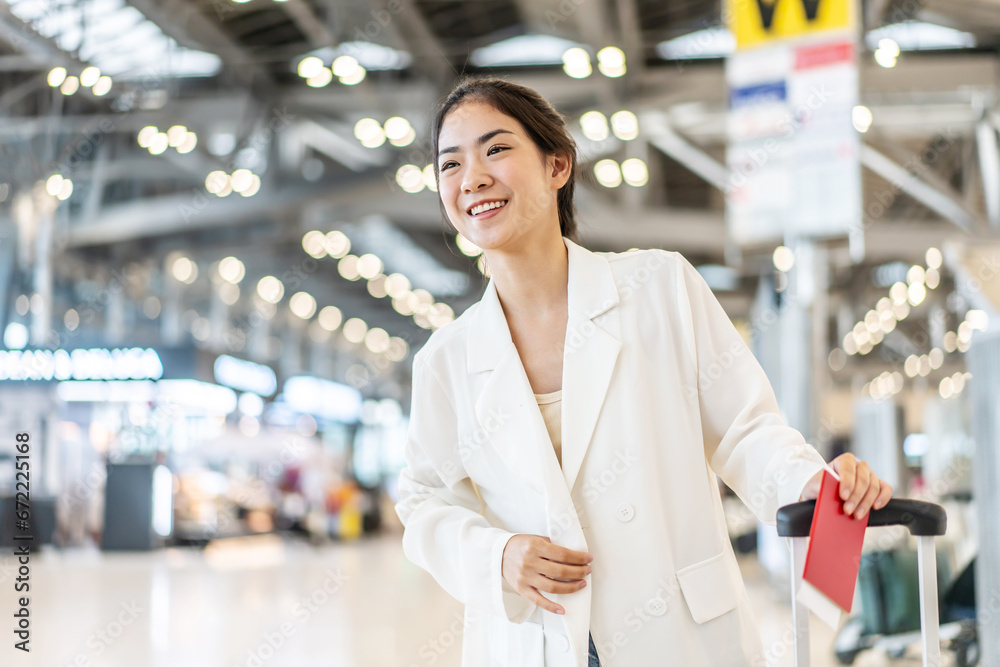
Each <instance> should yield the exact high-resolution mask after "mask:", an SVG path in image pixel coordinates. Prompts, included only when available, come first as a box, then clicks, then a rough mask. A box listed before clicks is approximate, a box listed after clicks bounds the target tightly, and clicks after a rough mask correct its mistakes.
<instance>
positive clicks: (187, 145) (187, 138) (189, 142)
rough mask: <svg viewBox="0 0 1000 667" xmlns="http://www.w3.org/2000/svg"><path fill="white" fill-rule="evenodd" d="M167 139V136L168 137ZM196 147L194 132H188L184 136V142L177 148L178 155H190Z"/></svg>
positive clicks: (196, 138)
mask: <svg viewBox="0 0 1000 667" xmlns="http://www.w3.org/2000/svg"><path fill="white" fill-rule="evenodd" d="M168 138H169V135H168ZM197 145H198V135H197V134H195V133H194V132H188V133H187V134H185V135H184V141H182V142H181V143H180V145H179V146H177V152H178V153H190V152H191V151H193V150H194V147H195V146H197Z"/></svg>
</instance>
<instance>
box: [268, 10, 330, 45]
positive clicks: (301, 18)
mask: <svg viewBox="0 0 1000 667" xmlns="http://www.w3.org/2000/svg"><path fill="white" fill-rule="evenodd" d="M281 4H282V6H283V7H284V9H285V13H286V14H288V16H290V17H291V19H292V22H293V23H295V25H296V26H297V27H298V29H299V30H300V31H302V34H303V35H305V36H306V37H307V38H308V39H309V43H310V44H312V46H313V48H315V49H319V48H323V47H325V46H336V45H337V39H336V37H334V36H333V33H332V32H330V30H329V29H328V28H327V27H326V24H325V23H324V22H323V21H321V20H320V18H319V17H318V16H316V14H315V13H314V12H313V10H312V7H310V6H309V4H308V2H307V0H284V2H282V3H281Z"/></svg>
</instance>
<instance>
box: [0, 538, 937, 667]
mask: <svg viewBox="0 0 1000 667" xmlns="http://www.w3.org/2000/svg"><path fill="white" fill-rule="evenodd" d="M7 553H9V551H8V552H7ZM743 565H744V576H745V579H746V581H747V585H748V589H749V591H750V596H751V599H752V601H753V603H754V606H755V607H756V608H757V611H758V615H759V618H760V622H761V626H762V632H763V635H764V641H765V646H771V645H778V644H781V635H782V634H783V633H784V632H785V630H786V629H787V627H789V625H788V624H789V623H790V618H791V615H790V612H789V610H788V606H787V604H786V603H785V602H783V601H782V600H780V599H778V596H777V595H776V594H775V593H774V592H773V591H772V589H771V588H770V587H769V586H768V585H767V584H766V583H765V582H764V579H763V576H762V573H761V568H760V566H759V564H758V563H757V561H756V560H755V559H747V560H746V562H745V563H744V564H743ZM15 577H17V573H16V570H15V568H14V563H13V559H12V558H11V557H10V556H9V555H4V556H3V557H0V591H2V594H0V617H2V618H4V619H8V620H7V621H5V622H4V623H3V627H4V628H9V627H10V625H11V623H10V620H9V619H11V617H12V616H11V615H12V614H13V611H14V601H13V585H14V579H15ZM31 587H32V588H31V607H30V612H31V624H32V625H31V628H32V644H31V648H32V652H31V654H30V656H26V655H24V654H22V653H20V652H18V651H14V650H13V648H12V644H13V641H12V638H11V634H10V630H9V629H5V630H4V631H3V634H2V636H3V644H2V646H0V665H4V666H8V665H10V666H12V667H14V666H19V665H32V666H35V665H37V666H38V667H68V666H69V665H80V666H87V667H90V666H94V667H100V666H104V665H108V666H114V667H118V666H122V667H263V666H264V665H267V666H278V665H290V666H295V667H314V666H315V667H331V666H336V667H413V666H416V665H419V666H420V667H424V666H425V665H431V664H433V665H436V666H438V667H458V665H459V663H460V647H459V644H458V643H457V642H454V643H453V642H452V640H453V637H454V635H453V634H452V632H451V631H450V630H449V626H452V625H453V624H454V623H455V622H456V620H457V621H458V623H459V624H460V623H461V618H462V607H461V605H460V604H458V603H457V602H455V601H454V600H453V599H451V598H450V597H449V596H448V595H447V594H446V593H444V592H443V591H442V590H441V589H440V588H439V587H438V586H437V584H436V583H435V582H434V581H433V580H432V579H431V578H430V576H429V575H427V574H426V573H424V572H423V571H421V570H418V569H417V568H416V567H415V566H413V565H412V564H410V563H409V562H408V561H407V560H406V558H405V557H404V556H403V553H402V550H401V548H400V544H399V536H398V535H396V534H387V535H384V536H382V537H378V538H374V539H371V540H365V541H361V542H357V543H353V544H337V545H332V546H326V547H321V548H314V547H310V546H307V545H304V544H299V543H291V542H290V543H282V542H280V541H269V540H266V539H265V540H258V542H257V543H255V544H254V545H252V546H248V547H246V548H243V549H239V550H236V549H230V550H224V551H209V552H205V551H200V550H194V549H168V550H162V551H156V552H153V553H145V554H136V553H127V554H105V553H100V552H97V551H65V552H60V551H48V552H43V553H39V554H36V555H34V556H33V560H32V562H31ZM813 630H814V633H815V634H814V641H813V665H816V666H818V667H827V666H832V665H835V664H836V662H835V660H834V658H833V656H832V654H831V652H830V649H829V647H830V641H831V633H830V631H829V630H824V629H823V628H821V627H820V624H819V623H818V622H816V621H814V623H813ZM434 639H437V640H438V641H436V642H432V640H434ZM775 654H776V655H775V658H776V659H777V660H776V662H775V663H774V665H775V666H781V667H785V666H787V665H791V657H790V655H788V654H787V653H786V652H785V651H784V650H780V649H779V650H776V651H775ZM855 664H856V665H859V666H861V667H871V666H874V665H885V664H889V663H888V661H887V660H886V659H885V658H884V657H880V656H877V655H874V654H868V655H865V654H862V656H861V657H860V658H859V659H858V661H857V662H856V663H855ZM901 664H913V665H916V664H919V660H918V659H917V658H916V657H913V658H909V659H906V660H904V661H901ZM944 664H950V663H949V662H945V663H944Z"/></svg>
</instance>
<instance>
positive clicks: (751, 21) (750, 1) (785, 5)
mask: <svg viewBox="0 0 1000 667" xmlns="http://www.w3.org/2000/svg"><path fill="white" fill-rule="evenodd" d="M856 5H857V0H726V22H727V23H728V24H729V29H730V30H732V32H733V34H734V35H736V47H737V48H739V49H746V48H751V47H754V46H763V45H765V44H770V43H774V42H777V41H781V40H785V39H790V38H794V37H801V36H803V35H810V34H814V33H821V32H829V31H835V30H837V31H840V30H853V29H854V27H855V25H856V21H857V18H856V17H857V7H856Z"/></svg>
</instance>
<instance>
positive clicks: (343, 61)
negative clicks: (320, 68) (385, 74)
mask: <svg viewBox="0 0 1000 667" xmlns="http://www.w3.org/2000/svg"><path fill="white" fill-rule="evenodd" d="M359 67H361V65H360V64H359V63H358V59H357V58H355V57H353V56H340V57H338V58H337V59H336V60H334V61H333V65H331V66H330V69H331V70H332V74H333V76H337V77H345V76H346V77H350V76H354V75H355V73H356V72H357V70H358V68H359Z"/></svg>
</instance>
